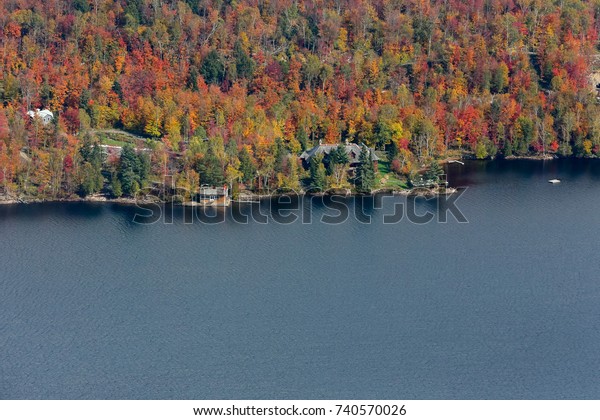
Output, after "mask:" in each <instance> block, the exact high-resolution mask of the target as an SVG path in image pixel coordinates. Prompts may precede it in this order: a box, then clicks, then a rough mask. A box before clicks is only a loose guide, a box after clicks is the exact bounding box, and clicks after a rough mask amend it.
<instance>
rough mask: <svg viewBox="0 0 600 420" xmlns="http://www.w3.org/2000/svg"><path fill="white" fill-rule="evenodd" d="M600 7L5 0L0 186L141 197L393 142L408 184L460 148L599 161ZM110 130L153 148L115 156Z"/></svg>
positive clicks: (255, 181) (403, 0)
mask: <svg viewBox="0 0 600 420" xmlns="http://www.w3.org/2000/svg"><path fill="white" fill-rule="evenodd" d="M599 15H600V1H599V0H592V1H582V0H553V1H546V0H520V1H519V0H469V1H466V0H429V1H425V0H312V1H311V0H307V1H293V0H239V1H219V0H214V1H211V0H187V1H169V0H163V1H161V0H132V1H125V0H72V1H71V0H44V1H39V0H38V1H34V0H0V58H1V59H0V68H1V72H0V100H1V101H0V103H2V104H3V107H2V108H1V109H0V193H5V194H11V195H27V196H38V197H44V198H48V197H61V196H68V195H70V194H74V193H79V194H82V195H85V194H90V193H95V192H98V191H101V190H103V189H104V191H111V192H112V194H113V195H115V196H119V195H121V194H126V195H130V194H132V193H134V192H135V191H136V190H137V189H139V188H140V187H143V186H145V185H148V184H149V183H150V181H152V180H158V179H161V178H163V176H164V175H174V179H175V182H176V183H177V185H178V186H180V187H183V188H188V189H190V190H191V191H194V190H195V189H196V188H197V187H198V186H199V185H200V184H204V183H208V184H217V183H222V182H228V183H230V184H232V185H234V184H237V183H238V182H242V183H245V184H246V185H247V187H248V188H258V187H259V186H260V187H263V188H266V187H268V188H271V189H275V188H278V187H290V188H298V187H299V182H300V181H301V180H302V178H303V177H304V176H306V172H304V171H303V169H302V168H301V167H300V166H299V164H298V162H297V159H296V157H297V155H298V154H299V153H300V152H301V151H302V150H304V149H306V148H310V147H311V146H313V145H316V144H318V143H319V141H322V142H323V143H340V142H345V141H349V142H356V143H359V144H360V143H364V144H366V145H367V146H370V147H374V148H376V149H377V150H380V151H386V152H387V155H388V156H389V159H390V163H391V164H390V165H389V166H390V169H391V170H393V171H394V172H396V173H397V174H400V175H409V174H410V173H411V172H414V171H415V170H416V168H420V167H421V165H422V164H428V163H430V162H431V161H432V160H433V159H436V158H440V157H444V156H446V155H447V154H448V153H451V154H458V153H469V154H472V155H473V156H476V157H477V158H487V157H489V156H496V155H498V156H511V155H516V156H524V155H533V154H541V153H551V154H557V155H560V156H572V155H573V156H581V157H592V156H595V155H600V118H599V114H598V105H597V99H596V92H595V90H594V84H593V83H592V82H591V80H590V75H591V73H592V72H593V70H594V69H593V66H594V60H595V59H596V54H597V48H596V47H597V44H598V30H599V25H600V22H599ZM36 108H40V109H44V108H47V109H49V110H50V111H52V112H53V113H54V116H55V118H54V120H53V122H51V123H49V124H43V123H41V122H40V121H39V120H38V119H36V118H33V119H32V118H30V117H29V116H28V115H27V111H29V110H33V109H36ZM114 129H118V130H123V131H125V132H129V133H132V134H135V135H136V136H138V137H142V138H144V139H147V140H139V139H138V140H135V141H131V143H132V145H133V146H136V148H137V149H142V148H145V149H149V150H148V151H139V150H138V151H137V152H136V150H135V149H133V148H132V147H129V146H127V147H125V148H124V149H123V158H118V157H116V156H112V157H109V158H108V159H106V158H103V157H102V153H101V150H100V149H99V147H98V146H97V144H100V143H104V142H103V137H102V136H106V134H105V133H107V131H106V130H112V131H114ZM108 133H110V131H108ZM112 141H113V142H114V140H112ZM128 141H129V140H127V138H126V139H125V141H124V143H127V142H128ZM136 142H137V143H136ZM117 144H121V142H119V141H117ZM121 145H122V144H121ZM382 155H383V154H382ZM331 172H332V171H331V169H329V168H328V175H329V178H328V181H327V182H328V183H329V184H330V185H331V183H333V176H332V175H331ZM338 181H340V180H338ZM345 181H346V180H341V182H345Z"/></svg>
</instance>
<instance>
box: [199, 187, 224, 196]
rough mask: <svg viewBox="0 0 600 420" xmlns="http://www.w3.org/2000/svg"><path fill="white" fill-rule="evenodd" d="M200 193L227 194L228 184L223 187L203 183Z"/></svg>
mask: <svg viewBox="0 0 600 420" xmlns="http://www.w3.org/2000/svg"><path fill="white" fill-rule="evenodd" d="M200 195H227V185H224V186H222V187H209V186H207V185H203V186H201V187H200Z"/></svg>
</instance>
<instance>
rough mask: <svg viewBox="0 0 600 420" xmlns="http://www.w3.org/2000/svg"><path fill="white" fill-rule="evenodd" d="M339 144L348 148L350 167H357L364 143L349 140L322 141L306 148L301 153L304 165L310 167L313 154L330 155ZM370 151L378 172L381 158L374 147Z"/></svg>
mask: <svg viewBox="0 0 600 420" xmlns="http://www.w3.org/2000/svg"><path fill="white" fill-rule="evenodd" d="M338 146H342V147H345V148H346V154H347V155H348V160H349V164H350V168H355V167H356V166H358V163H359V162H360V160H359V159H360V152H361V150H362V145H358V144H356V143H348V142H346V143H345V144H342V143H339V144H321V143H319V145H318V146H315V147H313V148H312V149H309V150H306V151H304V152H303V153H302V154H301V155H300V159H301V160H302V164H303V165H304V167H305V168H308V167H309V165H310V159H311V158H312V157H313V156H317V155H322V156H326V155H329V154H330V153H331V152H332V151H333V150H334V149H336V148H337V147H338ZM369 151H370V152H371V160H372V161H373V166H374V167H375V171H376V172H377V161H378V160H379V158H378V157H377V155H376V154H375V150H373V149H372V148H369Z"/></svg>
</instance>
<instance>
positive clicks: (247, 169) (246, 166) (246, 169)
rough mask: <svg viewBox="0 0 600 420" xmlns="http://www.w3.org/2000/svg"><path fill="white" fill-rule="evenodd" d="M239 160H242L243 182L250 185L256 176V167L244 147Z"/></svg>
mask: <svg viewBox="0 0 600 420" xmlns="http://www.w3.org/2000/svg"><path fill="white" fill-rule="evenodd" d="M238 158H239V159H240V171H241V172H242V174H243V176H242V181H244V182H245V183H248V182H250V181H252V180H253V179H254V177H255V176H256V166H255V165H254V162H252V158H251V157H250V153H248V149H247V148H245V147H242V149H241V150H240V153H239V156H238Z"/></svg>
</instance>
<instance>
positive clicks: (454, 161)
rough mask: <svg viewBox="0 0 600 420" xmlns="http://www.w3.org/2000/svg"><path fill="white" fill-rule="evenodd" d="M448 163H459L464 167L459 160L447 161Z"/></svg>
mask: <svg viewBox="0 0 600 420" xmlns="http://www.w3.org/2000/svg"><path fill="white" fill-rule="evenodd" d="M448 163H460V164H461V165H464V164H465V163H464V162H461V161H460V160H449V161H448Z"/></svg>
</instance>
